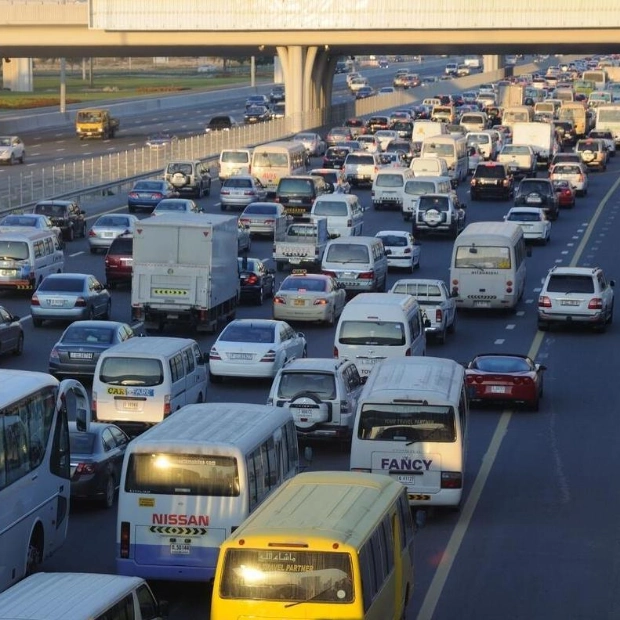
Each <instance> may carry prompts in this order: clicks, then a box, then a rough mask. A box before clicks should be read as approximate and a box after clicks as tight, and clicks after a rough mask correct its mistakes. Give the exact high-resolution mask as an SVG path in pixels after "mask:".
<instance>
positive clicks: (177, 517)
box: [116, 403, 299, 581]
mask: <svg viewBox="0 0 620 620" xmlns="http://www.w3.org/2000/svg"><path fill="white" fill-rule="evenodd" d="M298 471H299V452H298V447H297V433H296V431H295V423H294V421H293V417H292V415H291V412H290V410H289V409H286V408H283V407H274V406H270V405H251V404H240V403H206V404H197V405H188V406H186V407H182V408H181V409H179V411H177V412H176V413H175V414H174V415H172V416H170V417H169V418H166V419H165V420H164V421H163V422H160V423H159V424H158V425H157V426H155V427H153V428H151V429H149V430H148V431H146V432H145V433H143V434H142V435H140V436H139V437H137V438H136V439H134V440H133V441H132V442H131V443H130V444H129V446H128V448H127V452H126V453H125V458H124V461H123V471H122V474H121V484H120V490H119V498H118V523H117V538H116V569H117V570H116V572H117V573H118V574H120V575H130V576H135V577H143V578H145V579H165V580H168V579H171V580H182V581H208V580H210V579H212V578H213V575H214V574H215V567H216V565H217V558H218V554H219V548H220V545H221V543H222V542H223V541H224V540H225V539H226V537H227V536H229V535H230V534H231V533H232V532H233V531H234V530H235V529H236V528H237V527H239V526H240V525H241V523H242V522H243V521H244V520H245V519H246V518H247V516H248V515H249V514H250V513H251V512H252V511H253V510H254V509H255V508H256V507H257V506H259V505H260V504H261V502H262V501H263V500H264V499H265V498H266V497H268V496H269V495H270V494H271V493H272V492H273V491H274V490H275V489H277V488H278V487H279V486H280V484H282V482H283V481H285V480H287V479H288V478H291V477H293V476H294V475H295V474H297V473H298Z"/></svg>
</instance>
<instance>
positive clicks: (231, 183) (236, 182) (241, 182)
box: [224, 177, 252, 188]
mask: <svg viewBox="0 0 620 620" xmlns="http://www.w3.org/2000/svg"><path fill="white" fill-rule="evenodd" d="M224 187H240V188H247V187H252V181H251V180H250V179H235V178H234V177H233V178H231V179H226V181H224Z"/></svg>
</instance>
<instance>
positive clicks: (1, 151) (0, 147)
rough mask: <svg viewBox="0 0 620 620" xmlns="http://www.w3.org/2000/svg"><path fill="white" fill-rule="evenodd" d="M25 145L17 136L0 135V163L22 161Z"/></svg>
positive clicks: (21, 162)
mask: <svg viewBox="0 0 620 620" xmlns="http://www.w3.org/2000/svg"><path fill="white" fill-rule="evenodd" d="M25 158H26V147H25V145H24V143H23V142H22V139H21V138H19V137H18V136H0V163H3V164H11V165H13V164H15V163H16V162H19V163H20V164H23V163H24V159H25Z"/></svg>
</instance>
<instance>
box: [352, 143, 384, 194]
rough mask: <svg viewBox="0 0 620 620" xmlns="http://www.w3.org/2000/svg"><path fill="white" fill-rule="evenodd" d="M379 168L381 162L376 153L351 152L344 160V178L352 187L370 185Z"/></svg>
mask: <svg viewBox="0 0 620 620" xmlns="http://www.w3.org/2000/svg"><path fill="white" fill-rule="evenodd" d="M379 168H381V160H380V159H379V155H377V154H376V153H369V152H368V151H353V153H349V154H348V155H347V157H346V159H345V160H344V167H343V171H344V176H345V178H346V179H347V181H348V182H349V183H350V184H351V185H353V186H357V185H362V184H367V185H372V183H373V181H374V180H375V177H376V176H377V172H378V170H379Z"/></svg>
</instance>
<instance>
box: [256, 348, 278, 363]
mask: <svg viewBox="0 0 620 620" xmlns="http://www.w3.org/2000/svg"><path fill="white" fill-rule="evenodd" d="M260 361H261V362H268V363H271V364H272V363H273V362H275V361H276V352H275V351H274V350H273V349H269V351H267V353H265V355H263V357H261V358H260Z"/></svg>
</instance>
